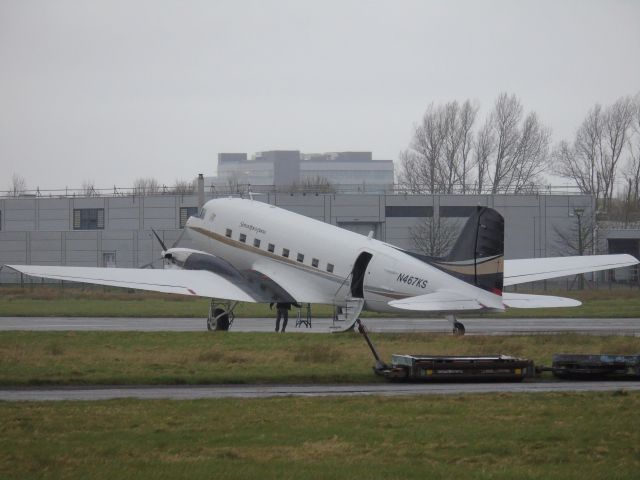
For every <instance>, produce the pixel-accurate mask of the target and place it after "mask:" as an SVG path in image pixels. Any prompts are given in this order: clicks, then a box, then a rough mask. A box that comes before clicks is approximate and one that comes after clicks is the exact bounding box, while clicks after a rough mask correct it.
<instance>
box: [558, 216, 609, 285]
mask: <svg viewBox="0 0 640 480" xmlns="http://www.w3.org/2000/svg"><path fill="white" fill-rule="evenodd" d="M571 216H572V220H573V221H569V222H566V221H563V222H562V224H561V226H559V225H557V224H555V223H553V224H552V225H551V228H552V230H553V233H554V236H555V248H554V250H555V252H556V253H557V254H558V255H560V256H566V255H590V254H592V253H594V251H595V249H596V246H597V245H596V235H595V233H596V231H598V232H600V234H602V232H603V228H602V227H601V226H598V224H597V222H596V219H595V217H594V216H593V215H584V209H579V208H576V209H574V211H573V214H572V215H571ZM570 220H571V219H570ZM576 278H577V279H578V280H579V285H580V290H582V289H583V288H584V283H585V278H584V275H583V274H581V275H577V276H576Z"/></svg>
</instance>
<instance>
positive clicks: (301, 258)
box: [298, 253, 304, 263]
mask: <svg viewBox="0 0 640 480" xmlns="http://www.w3.org/2000/svg"><path fill="white" fill-rule="evenodd" d="M298 261H299V262H300V263H302V262H304V255H303V254H302V253H299V254H298Z"/></svg>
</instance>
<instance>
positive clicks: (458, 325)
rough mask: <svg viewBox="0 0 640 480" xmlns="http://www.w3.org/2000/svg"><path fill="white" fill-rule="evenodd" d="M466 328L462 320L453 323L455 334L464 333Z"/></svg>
mask: <svg viewBox="0 0 640 480" xmlns="http://www.w3.org/2000/svg"><path fill="white" fill-rule="evenodd" d="M464 333H465V328H464V325H463V324H462V323H460V322H454V324H453V334H454V335H464Z"/></svg>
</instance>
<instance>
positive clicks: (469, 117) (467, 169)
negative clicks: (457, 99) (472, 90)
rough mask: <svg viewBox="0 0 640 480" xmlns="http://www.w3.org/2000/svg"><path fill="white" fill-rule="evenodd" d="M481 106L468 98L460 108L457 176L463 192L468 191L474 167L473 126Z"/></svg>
mask: <svg viewBox="0 0 640 480" xmlns="http://www.w3.org/2000/svg"><path fill="white" fill-rule="evenodd" d="M479 108H480V107H479V106H478V105H477V104H472V103H471V101H469V100H466V101H465V102H464V103H463V104H462V107H461V108H460V122H459V124H458V129H457V131H458V136H459V137H460V148H459V153H458V155H459V161H458V166H457V168H458V172H457V178H458V180H459V181H460V183H461V184H462V193H463V194H464V193H467V182H469V180H470V179H471V171H472V169H473V167H474V163H473V161H472V157H471V151H472V149H473V146H474V142H473V126H474V124H475V121H476V116H477V114H478V110H479Z"/></svg>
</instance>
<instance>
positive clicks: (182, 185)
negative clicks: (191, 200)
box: [172, 179, 195, 195]
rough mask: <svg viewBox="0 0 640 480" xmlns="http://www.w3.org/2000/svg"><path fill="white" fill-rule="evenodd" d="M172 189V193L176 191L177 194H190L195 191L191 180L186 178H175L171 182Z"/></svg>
mask: <svg viewBox="0 0 640 480" xmlns="http://www.w3.org/2000/svg"><path fill="white" fill-rule="evenodd" d="M172 191H173V193H177V194H179V195H190V194H192V193H193V192H194V191H195V187H194V185H193V182H190V181H188V180H179V179H176V181H175V182H174V183H173V188H172Z"/></svg>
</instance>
